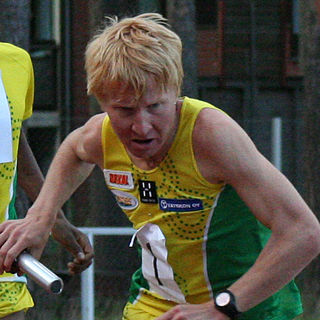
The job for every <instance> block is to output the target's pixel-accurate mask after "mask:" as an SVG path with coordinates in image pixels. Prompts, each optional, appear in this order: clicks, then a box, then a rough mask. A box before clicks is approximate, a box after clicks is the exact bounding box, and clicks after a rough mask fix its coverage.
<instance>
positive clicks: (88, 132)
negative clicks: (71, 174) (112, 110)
mask: <svg viewBox="0 0 320 320" xmlns="http://www.w3.org/2000/svg"><path fill="white" fill-rule="evenodd" d="M105 117H106V113H99V114H97V115H94V116H93V117H91V118H90V119H89V120H88V121H87V122H86V123H85V124H84V125H83V126H82V127H80V128H78V129H77V131H78V138H79V143H77V153H78V154H79V156H80V158H81V159H82V160H84V161H87V162H91V163H95V164H97V165H100V161H101V157H102V142H101V130H102V124H103V121H104V119H105Z"/></svg>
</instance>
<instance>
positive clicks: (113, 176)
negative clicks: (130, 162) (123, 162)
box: [103, 169, 134, 190]
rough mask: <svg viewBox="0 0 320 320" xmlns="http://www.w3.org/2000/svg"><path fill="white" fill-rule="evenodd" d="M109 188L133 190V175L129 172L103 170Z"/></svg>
mask: <svg viewBox="0 0 320 320" xmlns="http://www.w3.org/2000/svg"><path fill="white" fill-rule="evenodd" d="M103 174H104V178H105V180H106V183H107V185H108V186H111V187H116V188H122V189H127V190H132V189H133V188H134V183H133V177H132V173H131V172H129V171H119V170H108V169H104V170H103Z"/></svg>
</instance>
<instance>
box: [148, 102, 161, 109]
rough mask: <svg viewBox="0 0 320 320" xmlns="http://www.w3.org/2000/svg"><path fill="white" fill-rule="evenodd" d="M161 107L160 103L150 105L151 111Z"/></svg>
mask: <svg viewBox="0 0 320 320" xmlns="http://www.w3.org/2000/svg"><path fill="white" fill-rule="evenodd" d="M159 106H160V105H159V103H153V104H150V106H149V108H151V109H156V108H158V107H159Z"/></svg>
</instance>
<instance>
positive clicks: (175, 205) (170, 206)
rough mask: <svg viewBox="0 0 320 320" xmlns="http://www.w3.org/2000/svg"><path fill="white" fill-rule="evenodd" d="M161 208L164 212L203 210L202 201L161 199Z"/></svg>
mask: <svg viewBox="0 0 320 320" xmlns="http://www.w3.org/2000/svg"><path fill="white" fill-rule="evenodd" d="M159 207H160V209H161V210H163V211H176V212H186V211H199V210H202V209H203V205H202V201H201V200H200V199H165V198H159Z"/></svg>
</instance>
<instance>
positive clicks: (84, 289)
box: [79, 227, 136, 320]
mask: <svg viewBox="0 0 320 320" xmlns="http://www.w3.org/2000/svg"><path fill="white" fill-rule="evenodd" d="M79 230H81V231H82V232H83V233H85V234H86V235H87V236H88V238H89V240H90V243H91V245H92V247H93V245H94V236H130V235H133V234H134V232H135V231H136V230H135V229H133V228H129V227H83V228H79ZM81 318H82V320H94V319H95V305H94V262H93V263H92V264H91V266H90V267H89V268H88V269H87V270H85V271H84V272H82V274H81Z"/></svg>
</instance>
